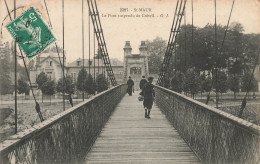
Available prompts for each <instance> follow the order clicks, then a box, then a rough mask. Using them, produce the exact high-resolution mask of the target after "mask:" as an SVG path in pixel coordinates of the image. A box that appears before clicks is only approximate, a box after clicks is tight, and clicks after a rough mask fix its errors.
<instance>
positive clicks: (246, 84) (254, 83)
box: [241, 72, 258, 94]
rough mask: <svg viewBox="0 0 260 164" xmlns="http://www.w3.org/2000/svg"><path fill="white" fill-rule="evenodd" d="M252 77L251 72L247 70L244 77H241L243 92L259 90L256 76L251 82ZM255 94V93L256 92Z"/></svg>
mask: <svg viewBox="0 0 260 164" xmlns="http://www.w3.org/2000/svg"><path fill="white" fill-rule="evenodd" d="M250 78H251V72H245V74H244V75H243V77H242V78H241V91H242V92H247V89H248V92H257V91H258V82H257V80H256V79H255V77H254V76H253V77H252V80H251V82H250V84H249V81H250ZM254 94H255V93H254Z"/></svg>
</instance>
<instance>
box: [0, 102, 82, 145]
mask: <svg viewBox="0 0 260 164" xmlns="http://www.w3.org/2000/svg"><path fill="white" fill-rule="evenodd" d="M79 102H81V101H74V102H73V103H74V105H76V104H77V103H79ZM39 104H40V107H41V113H42V115H43V118H44V119H45V120H46V119H48V118H50V117H52V116H54V115H56V114H58V113H60V112H62V111H63V103H62V102H52V103H51V104H50V102H43V103H41V102H39ZM1 108H11V109H14V104H1ZM17 108H18V109H17V117H18V118H17V121H18V126H17V129H18V132H20V131H22V130H24V129H28V128H31V127H32V126H34V125H36V124H38V123H40V119H39V117H38V113H37V112H36V110H35V103H23V104H22V103H19V104H18V107H17ZM69 108H71V105H70V103H69V102H68V101H65V109H69ZM14 129H15V115H14V110H13V111H12V113H11V114H10V115H9V116H8V117H7V118H5V119H4V121H3V124H2V125H1V127H0V142H2V141H4V140H6V139H7V138H8V137H9V136H10V135H12V134H14Z"/></svg>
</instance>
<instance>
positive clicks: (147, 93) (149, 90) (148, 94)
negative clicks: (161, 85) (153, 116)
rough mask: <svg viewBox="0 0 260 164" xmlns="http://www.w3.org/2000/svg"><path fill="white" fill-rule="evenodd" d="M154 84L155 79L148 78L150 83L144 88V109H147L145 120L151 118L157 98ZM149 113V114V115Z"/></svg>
mask: <svg viewBox="0 0 260 164" xmlns="http://www.w3.org/2000/svg"><path fill="white" fill-rule="evenodd" d="M152 82H153V77H149V78H148V83H146V84H145V85H144V88H143V90H142V92H143V96H144V102H143V105H144V109H145V118H150V112H151V109H152V106H153V99H154V97H155V92H154V89H153V88H154V86H153V84H152ZM147 111H148V113H147Z"/></svg>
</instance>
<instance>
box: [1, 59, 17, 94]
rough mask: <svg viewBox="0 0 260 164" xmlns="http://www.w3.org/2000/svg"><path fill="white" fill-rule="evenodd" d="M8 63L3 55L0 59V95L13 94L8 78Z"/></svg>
mask: <svg viewBox="0 0 260 164" xmlns="http://www.w3.org/2000/svg"><path fill="white" fill-rule="evenodd" d="M10 72H11V71H10V62H9V60H8V58H7V55H4V56H3V58H1V59H0V93H1V94H10V93H12V92H13V90H14V87H13V86H12V82H11V78H10Z"/></svg>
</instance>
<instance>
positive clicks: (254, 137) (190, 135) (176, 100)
mask: <svg viewBox="0 0 260 164" xmlns="http://www.w3.org/2000/svg"><path fill="white" fill-rule="evenodd" d="M155 92H156V100H155V101H156V104H157V105H158V106H159V107H160V109H161V110H162V111H163V112H164V114H165V115H166V117H167V119H168V120H169V121H170V122H171V123H172V124H173V126H174V127H175V128H176V129H177V131H178V132H179V134H180V135H181V136H182V138H183V139H184V140H185V141H186V142H187V144H188V145H189V146H190V148H191V149H192V150H193V151H194V152H195V153H196V155H197V156H198V157H199V158H200V159H201V160H202V161H203V162H204V163H221V164H222V163H235V164H239V163H247V164H248V163H259V162H260V152H259V149H260V148H259V146H260V144H259V142H260V138H259V136H260V127H259V126H257V125H255V124H252V123H250V122H247V121H245V120H243V119H240V118H237V117H235V116H233V115H231V114H228V113H225V112H223V111H220V110H217V109H215V108H213V107H209V106H207V105H205V104H203V103H200V102H198V101H196V100H193V99H191V98H189V97H186V96H184V95H181V94H179V93H176V92H173V91H171V90H168V89H165V88H162V87H160V86H156V87H155Z"/></svg>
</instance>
